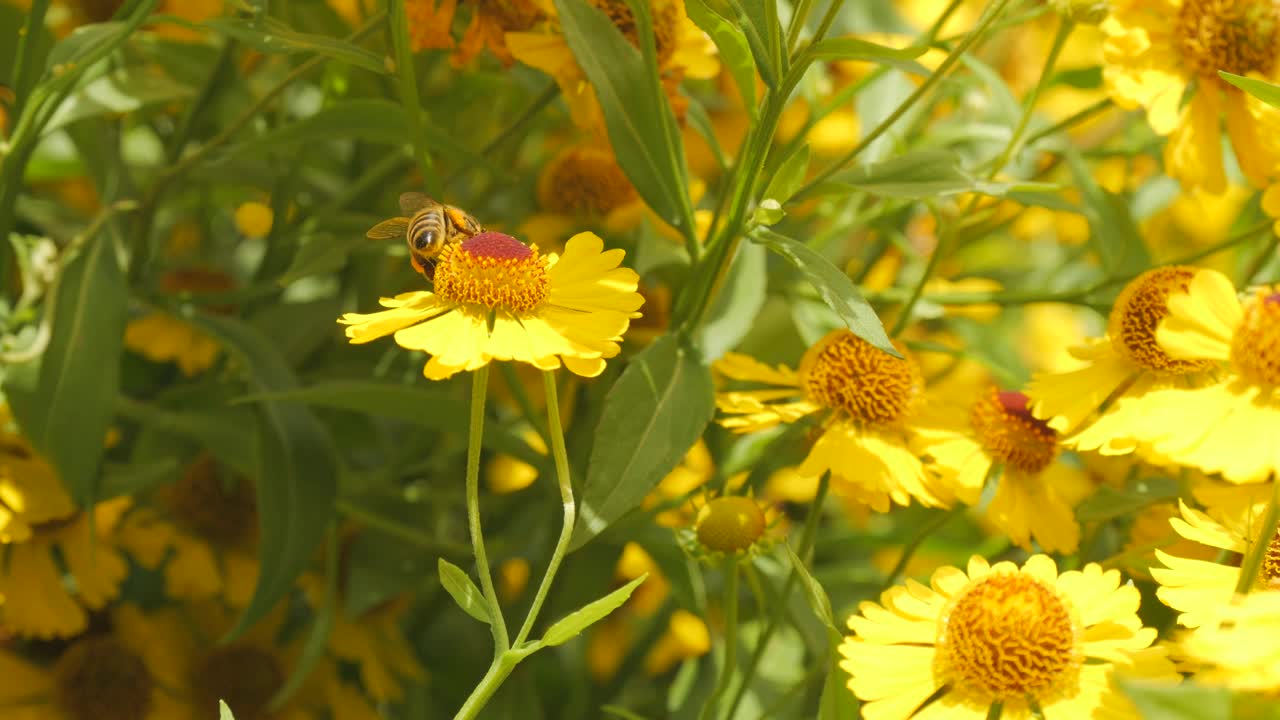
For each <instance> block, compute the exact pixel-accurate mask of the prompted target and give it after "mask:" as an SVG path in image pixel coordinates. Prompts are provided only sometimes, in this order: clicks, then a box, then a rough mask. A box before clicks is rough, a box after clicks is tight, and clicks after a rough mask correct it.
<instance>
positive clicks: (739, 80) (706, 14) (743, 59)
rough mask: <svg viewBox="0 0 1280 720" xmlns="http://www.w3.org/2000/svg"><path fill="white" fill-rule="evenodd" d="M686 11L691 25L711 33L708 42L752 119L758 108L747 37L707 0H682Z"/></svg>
mask: <svg viewBox="0 0 1280 720" xmlns="http://www.w3.org/2000/svg"><path fill="white" fill-rule="evenodd" d="M685 11H686V12H688V13H689V19H690V20H692V21H693V24H694V25H697V26H698V27H699V28H701V29H702V31H703V32H705V33H706V34H707V35H709V36H711V41H712V42H714V43H715V44H716V49H717V50H719V51H720V61H721V62H723V63H724V64H725V66H726V67H728V68H729V72H730V73H731V74H732V75H733V82H734V83H735V84H736V85H737V86H738V93H739V94H740V95H741V96H742V107H743V108H744V109H745V110H746V111H747V114H748V115H750V116H751V117H752V118H755V117H756V115H757V114H759V112H760V108H759V107H757V103H756V68H755V63H754V62H753V61H752V59H751V46H750V45H748V44H747V36H746V35H743V34H742V31H741V30H739V29H738V27H737V26H736V25H734V24H733V23H731V22H729V21H728V20H727V19H725V18H724V17H722V16H721V15H720V14H719V13H717V12H716V11H715V10H713V9H712V8H711V6H710V5H709V4H708V3H707V0H685Z"/></svg>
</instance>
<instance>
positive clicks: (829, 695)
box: [817, 662, 861, 720]
mask: <svg viewBox="0 0 1280 720" xmlns="http://www.w3.org/2000/svg"><path fill="white" fill-rule="evenodd" d="M848 682H849V673H847V672H845V671H844V669H843V668H841V667H840V666H839V664H838V663H835V662H832V663H831V665H830V669H829V670H828V671H827V679H826V681H825V682H823V684H822V698H821V699H820V700H819V701H818V719H817V720H858V718H859V717H861V716H860V715H859V713H858V704H859V703H858V696H856V695H854V694H853V693H852V692H850V691H849V686H848Z"/></svg>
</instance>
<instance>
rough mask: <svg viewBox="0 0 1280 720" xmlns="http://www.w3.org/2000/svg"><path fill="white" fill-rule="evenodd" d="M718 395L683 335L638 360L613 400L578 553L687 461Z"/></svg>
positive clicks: (594, 464) (598, 444) (599, 438)
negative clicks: (681, 462) (682, 460)
mask: <svg viewBox="0 0 1280 720" xmlns="http://www.w3.org/2000/svg"><path fill="white" fill-rule="evenodd" d="M714 395H715V387H714V385H713V384H712V382H711V372H710V371H709V370H707V368H706V367H704V366H703V365H702V362H701V360H700V359H699V358H698V356H697V353H696V352H694V351H693V350H692V349H690V348H688V347H686V346H684V345H682V344H681V342H680V339H679V338H678V337H677V336H675V335H664V336H662V337H661V338H659V339H658V340H656V341H655V342H654V343H653V344H652V345H650V346H649V347H647V348H645V349H644V351H643V352H641V353H640V354H638V355H636V356H635V357H634V358H633V359H632V360H631V363H630V364H628V365H627V369H626V370H624V371H623V373H622V376H621V377H620V378H618V381H617V382H616V383H614V385H613V387H612V388H611V389H610V390H609V394H608V395H607V396H606V397H605V405H604V411H603V413H602V414H601V416H600V423H599V424H598V425H597V426H596V438H595V444H594V445H593V446H592V448H591V460H590V462H589V463H588V465H587V480H586V483H585V485H584V487H583V490H582V493H583V494H582V504H581V515H580V517H581V518H582V522H581V523H580V524H579V525H578V527H577V528H575V529H574V535H573V542H572V544H571V545H570V547H571V548H577V547H581V546H582V545H583V544H584V543H586V542H587V541H588V540H590V539H591V538H593V537H595V536H596V535H598V534H599V533H600V531H602V530H604V529H605V528H606V527H608V526H609V524H610V523H612V522H613V521H614V520H617V519H618V518H620V517H622V516H623V515H624V514H625V513H627V512H629V511H630V510H632V509H634V508H636V507H638V506H639V505H640V501H641V500H643V499H644V496H645V495H647V494H648V493H649V491H650V490H652V489H653V488H654V486H656V485H657V484H658V482H659V481H661V480H662V478H664V477H666V475H667V473H669V472H671V470H672V469H673V468H675V466H676V465H677V464H679V463H680V460H681V458H683V457H684V455H685V453H686V452H688V451H689V448H691V447H693V444H694V443H695V442H697V441H698V438H699V437H701V436H702V431H703V430H704V429H706V427H707V423H709V422H711V416H712V415H713V414H714V412H715V403H714V399H713V398H714Z"/></svg>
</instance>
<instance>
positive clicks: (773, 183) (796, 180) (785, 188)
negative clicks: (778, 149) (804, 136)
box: [761, 145, 809, 204]
mask: <svg viewBox="0 0 1280 720" xmlns="http://www.w3.org/2000/svg"><path fill="white" fill-rule="evenodd" d="M808 171H809V146H808V145H801V146H800V149H799V150H797V151H796V152H794V153H791V155H790V156H789V157H788V158H787V159H786V160H785V161H783V163H782V165H781V166H779V167H778V169H777V170H776V171H774V173H773V177H772V178H770V179H769V184H768V186H766V187H765V190H764V195H762V196H761V197H764V198H767V199H770V200H777V201H778V203H779V204H785V203H786V202H787V201H788V200H790V199H791V196H792V195H795V194H796V191H797V190H799V189H800V186H801V185H803V184H804V176H805V173H807V172H808Z"/></svg>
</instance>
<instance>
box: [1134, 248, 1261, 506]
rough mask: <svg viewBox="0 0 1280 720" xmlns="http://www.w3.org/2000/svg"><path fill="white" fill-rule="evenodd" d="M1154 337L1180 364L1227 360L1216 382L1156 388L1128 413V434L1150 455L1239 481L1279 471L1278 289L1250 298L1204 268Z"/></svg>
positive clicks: (1176, 298)
mask: <svg viewBox="0 0 1280 720" xmlns="http://www.w3.org/2000/svg"><path fill="white" fill-rule="evenodd" d="M1156 337H1157V339H1158V340H1159V342H1160V347H1162V348H1163V349H1164V351H1165V352H1167V353H1168V355H1169V356H1170V357H1172V358H1175V359H1177V362H1198V363H1208V364H1210V365H1217V364H1220V363H1221V364H1223V365H1224V366H1225V368H1226V370H1227V372H1226V373H1224V374H1223V376H1222V377H1221V378H1220V379H1218V380H1217V381H1215V382H1213V383H1210V384H1204V385H1201V386H1197V387H1168V388H1163V389H1160V390H1158V391H1155V392H1152V393H1151V394H1150V396H1149V397H1148V398H1147V400H1146V401H1145V402H1143V403H1141V404H1137V405H1134V406H1133V407H1132V408H1130V411H1131V412H1132V413H1134V414H1135V416H1136V414H1140V415H1141V417H1140V418H1136V419H1139V420H1141V422H1135V423H1134V426H1135V427H1134V428H1133V429H1132V432H1131V435H1132V436H1133V437H1135V438H1136V439H1138V440H1139V441H1140V442H1142V443H1144V444H1145V445H1146V446H1149V447H1150V452H1151V454H1152V455H1153V456H1155V457H1158V458H1163V459H1166V460H1168V461H1171V462H1175V463H1178V464H1182V465H1189V466H1191V467H1194V468H1198V469H1200V470H1203V471H1204V472H1206V473H1219V474H1221V475H1222V477H1223V478H1225V479H1226V480H1228V481H1230V482H1234V483H1245V482H1254V481H1259V480H1263V479H1265V478H1266V477H1267V476H1268V475H1270V474H1272V473H1275V472H1277V471H1280V443H1276V442H1275V429H1276V428H1277V427H1280V425H1278V424H1277V423H1280V395H1278V394H1277V392H1278V390H1280V360H1278V358H1280V293H1277V292H1276V290H1275V288H1271V289H1259V290H1258V291H1256V292H1255V293H1254V294H1253V296H1252V297H1250V298H1249V299H1248V300H1247V301H1246V303H1244V304H1242V303H1241V302H1240V300H1239V299H1238V298H1237V296H1236V291H1235V288H1234V287H1232V285H1231V281H1230V280H1228V279H1227V278H1226V277H1225V276H1224V275H1222V274H1221V273H1219V272H1217V271H1215V270H1201V271H1199V272H1198V273H1196V274H1195V276H1194V277H1193V278H1192V279H1191V281H1190V283H1189V285H1188V286H1187V287H1186V288H1184V289H1183V291H1182V292H1177V293H1174V294H1173V295H1171V296H1170V298H1169V315H1168V317H1167V318H1165V319H1164V321H1163V322H1161V323H1160V326H1159V330H1158V331H1157V333H1156Z"/></svg>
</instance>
